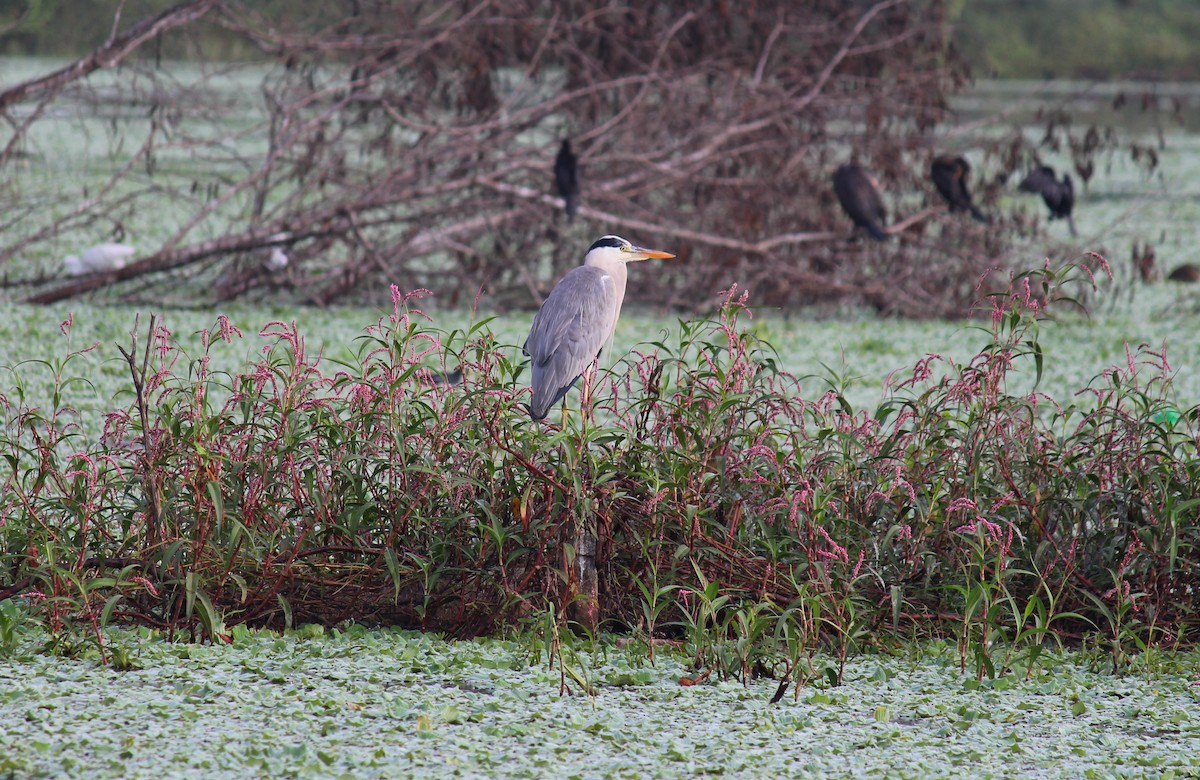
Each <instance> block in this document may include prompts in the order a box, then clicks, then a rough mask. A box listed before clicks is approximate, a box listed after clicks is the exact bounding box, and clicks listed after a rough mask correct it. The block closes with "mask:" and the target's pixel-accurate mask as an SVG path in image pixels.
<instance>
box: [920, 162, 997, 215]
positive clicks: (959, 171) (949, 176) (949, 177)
mask: <svg viewBox="0 0 1200 780" xmlns="http://www.w3.org/2000/svg"><path fill="white" fill-rule="evenodd" d="M970 172H971V166H970V165H968V164H967V161H966V160H964V159H963V158H961V157H952V156H950V155H948V154H946V155H942V156H941V157H937V158H934V161H933V165H932V166H931V167H930V169H929V176H930V178H932V179H933V186H935V187H937V191H938V192H940V193H941V195H942V197H943V198H945V199H946V202H947V203H949V204H950V211H951V212H955V211H969V212H971V216H972V217H974V218H975V219H977V220H979V221H980V222H991V220H990V219H988V216H987V215H986V214H984V213H983V212H982V211H980V210H979V207H978V206H976V205H975V204H974V203H973V202H971V191H970V190H969V189H967V174H969V173H970Z"/></svg>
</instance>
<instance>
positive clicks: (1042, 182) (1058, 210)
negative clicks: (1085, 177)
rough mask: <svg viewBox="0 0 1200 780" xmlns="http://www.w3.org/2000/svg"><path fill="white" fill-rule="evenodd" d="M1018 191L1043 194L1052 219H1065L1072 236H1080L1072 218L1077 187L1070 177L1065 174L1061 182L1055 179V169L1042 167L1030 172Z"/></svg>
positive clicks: (1046, 166)
mask: <svg viewBox="0 0 1200 780" xmlns="http://www.w3.org/2000/svg"><path fill="white" fill-rule="evenodd" d="M1018 189H1020V190H1021V191H1022V192H1034V193H1039V194H1041V196H1042V200H1044V201H1046V206H1047V207H1049V209H1050V219H1065V220H1066V221H1067V225H1068V226H1069V227H1070V228H1071V235H1073V236H1077V235H1079V234H1078V233H1077V232H1076V231H1075V218H1074V217H1072V216H1071V211H1072V209H1074V208H1075V185H1074V184H1072V183H1071V177H1070V176H1068V175H1067V174H1065V173H1064V174H1063V175H1062V180H1061V181H1059V180H1057V179H1055V178H1054V169H1053V168H1051V167H1050V166H1049V165H1041V166H1038V167H1037V168H1034V169H1033V170H1032V171H1030V172H1029V175H1028V176H1026V177H1025V179H1024V180H1023V181H1022V182H1021V184H1020V187H1019V188H1018Z"/></svg>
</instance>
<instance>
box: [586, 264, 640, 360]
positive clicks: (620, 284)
mask: <svg viewBox="0 0 1200 780" xmlns="http://www.w3.org/2000/svg"><path fill="white" fill-rule="evenodd" d="M625 263H626V261H625V260H624V259H623V258H616V257H613V256H611V255H609V254H608V253H607V252H606V253H598V252H589V253H588V255H587V257H585V258H584V259H583V264H584V265H590V266H592V267H593V268H599V269H600V270H601V271H603V272H604V273H606V274H608V275H609V276H611V277H612V280H613V287H614V288H615V289H616V292H617V296H616V298H617V308H616V311H614V312H613V317H612V324H611V325H610V326H609V332H608V337H609V338H612V332H613V331H614V330H615V329H616V326H617V318H618V317H620V316H621V304H622V303H623V302H624V301H625V282H626V281H627V280H628V279H629V272H628V270H626V268H625ZM605 341H607V339H605Z"/></svg>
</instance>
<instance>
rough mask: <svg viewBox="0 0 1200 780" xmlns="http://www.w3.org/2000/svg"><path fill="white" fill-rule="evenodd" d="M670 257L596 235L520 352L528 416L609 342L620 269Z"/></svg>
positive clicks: (621, 291)
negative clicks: (526, 374) (528, 372)
mask: <svg viewBox="0 0 1200 780" xmlns="http://www.w3.org/2000/svg"><path fill="white" fill-rule="evenodd" d="M674 256H675V255H673V254H671V253H670V252H661V251H659V250H657V249H644V248H642V247H640V246H634V245H633V244H631V243H630V242H629V241H626V240H625V239H623V238H621V237H620V236H611V235H610V236H601V237H600V238H598V239H596V242H595V243H594V244H592V246H591V247H590V248H589V249H588V251H587V254H586V255H585V256H584V258H583V265H581V266H579V267H578V268H572V269H571V270H570V271H568V272H567V275H566V276H564V277H563V278H562V279H561V280H559V282H558V284H556V285H554V289H553V290H551V291H550V295H548V296H547V297H546V300H545V302H544V303H542V308H540V309H538V313H537V314H536V315H535V316H534V318H533V327H531V328H530V330H529V338H527V339H525V346H524V347H523V348H522V351H524V353H525V354H526V355H528V356H529V357H530V358H531V360H530V363H531V365H532V374H533V376H532V379H531V381H530V387H531V389H532V391H533V397H532V398H531V399H530V401H529V406H528V409H529V416H530V417H532V418H533V419H535V420H541V419H542V418H544V417H545V416H546V412H548V411H549V410H550V407H552V406H553V405H554V404H556V403H558V402H559V401H560V400H562V399H563V397H564V396H566V394H567V391H568V390H570V389H571V387H572V386H573V385H574V384H575V382H577V381H578V380H579V377H580V376H582V375H583V372H584V371H586V370H588V369H589V368H590V367H591V366H592V365H593V364H594V363H595V362H596V359H597V358H598V357H599V355H600V350H602V349H603V348H604V345H605V344H607V343H608V340H609V339H610V338H612V335H613V331H614V330H616V327H617V318H618V317H620V316H621V303H622V301H623V300H624V299H625V282H626V279H627V278H628V277H627V271H626V268H625V264H626V263H630V262H633V261H635V260H649V259H651V258H660V259H666V258H671V257H674Z"/></svg>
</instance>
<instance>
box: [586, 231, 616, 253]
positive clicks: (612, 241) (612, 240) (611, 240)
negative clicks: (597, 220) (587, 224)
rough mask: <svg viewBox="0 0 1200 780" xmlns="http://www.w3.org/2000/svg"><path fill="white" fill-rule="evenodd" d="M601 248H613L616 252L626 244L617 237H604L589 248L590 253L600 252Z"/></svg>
mask: <svg viewBox="0 0 1200 780" xmlns="http://www.w3.org/2000/svg"><path fill="white" fill-rule="evenodd" d="M601 246H611V247H612V248H614V250H619V248H622V247H624V246H625V242H624V241H622V240H620V239H618V238H617V236H616V235H604V236H600V238H599V239H596V241H595V244H593V245H592V246H589V247H588V252H590V251H592V250H598V248H600V247H601Z"/></svg>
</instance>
